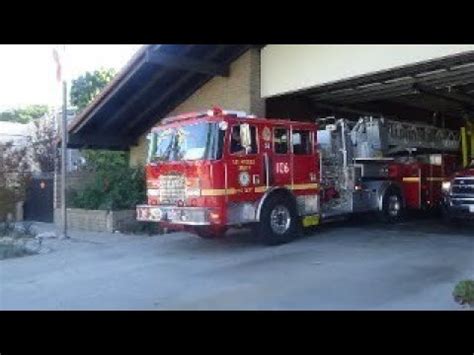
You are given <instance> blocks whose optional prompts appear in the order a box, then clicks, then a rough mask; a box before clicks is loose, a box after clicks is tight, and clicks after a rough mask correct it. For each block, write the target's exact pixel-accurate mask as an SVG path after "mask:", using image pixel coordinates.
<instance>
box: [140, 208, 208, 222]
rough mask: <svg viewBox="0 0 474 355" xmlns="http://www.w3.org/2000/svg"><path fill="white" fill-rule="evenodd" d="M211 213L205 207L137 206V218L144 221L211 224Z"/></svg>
mask: <svg viewBox="0 0 474 355" xmlns="http://www.w3.org/2000/svg"><path fill="white" fill-rule="evenodd" d="M209 213H210V210H209V209H208V208H203V207H176V206H155V205H139V206H137V220H138V221H143V222H166V223H172V224H180V225H193V226H207V225H210V224H211V221H210V219H209Z"/></svg>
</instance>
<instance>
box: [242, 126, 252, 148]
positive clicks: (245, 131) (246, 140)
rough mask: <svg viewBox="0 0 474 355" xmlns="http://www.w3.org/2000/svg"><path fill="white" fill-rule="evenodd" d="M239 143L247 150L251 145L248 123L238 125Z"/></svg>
mask: <svg viewBox="0 0 474 355" xmlns="http://www.w3.org/2000/svg"><path fill="white" fill-rule="evenodd" d="M240 144H241V145H242V147H244V148H245V151H246V152H248V151H250V150H251V147H252V136H251V133H250V125H249V124H248V123H242V124H241V125H240Z"/></svg>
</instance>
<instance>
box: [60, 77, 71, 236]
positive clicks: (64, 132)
mask: <svg viewBox="0 0 474 355" xmlns="http://www.w3.org/2000/svg"><path fill="white" fill-rule="evenodd" d="M61 133H62V138H61V142H62V144H61V215H62V233H61V234H62V235H61V237H62V238H69V237H68V235H67V210H66V173H67V172H66V167H67V164H66V150H67V82H66V79H63V117H62V124H61Z"/></svg>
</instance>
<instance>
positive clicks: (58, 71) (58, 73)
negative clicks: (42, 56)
mask: <svg viewBox="0 0 474 355" xmlns="http://www.w3.org/2000/svg"><path fill="white" fill-rule="evenodd" d="M53 58H54V61H55V62H56V79H57V80H58V82H61V58H60V56H59V53H58V50H57V49H56V48H54V49H53Z"/></svg>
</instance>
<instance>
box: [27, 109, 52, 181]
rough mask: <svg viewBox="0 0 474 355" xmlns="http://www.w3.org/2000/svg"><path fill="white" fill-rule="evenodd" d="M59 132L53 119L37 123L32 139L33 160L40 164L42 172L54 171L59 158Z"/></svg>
mask: <svg viewBox="0 0 474 355" xmlns="http://www.w3.org/2000/svg"><path fill="white" fill-rule="evenodd" d="M56 138H57V131H56V128H55V126H54V121H53V120H52V119H50V118H49V119H44V120H38V121H35V132H34V134H33V136H32V138H31V148H32V154H33V159H34V160H35V161H36V162H37V163H38V165H39V168H40V170H41V171H42V172H51V171H54V162H55V159H56V158H57V153H58V150H57V147H56Z"/></svg>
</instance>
